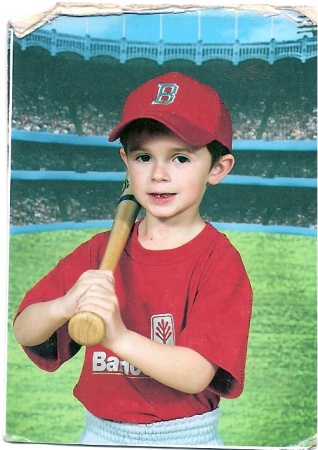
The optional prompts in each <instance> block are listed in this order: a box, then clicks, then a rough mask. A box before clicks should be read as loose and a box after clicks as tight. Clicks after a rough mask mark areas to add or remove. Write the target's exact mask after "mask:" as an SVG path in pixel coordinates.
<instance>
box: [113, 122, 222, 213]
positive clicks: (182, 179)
mask: <svg viewBox="0 0 318 450" xmlns="http://www.w3.org/2000/svg"><path fill="white" fill-rule="evenodd" d="M126 150H127V154H126V153H125V151H124V150H123V149H121V156H122V158H123V160H124V162H125V163H126V165H127V168H128V171H129V173H130V178H131V183H132V188H133V192H134V195H135V197H136V199H137V200H138V202H139V203H140V204H141V205H142V206H143V207H144V208H145V210H146V211H147V214H150V215H152V216H154V217H157V218H158V219H169V218H180V219H181V220H183V219H186V218H187V217H189V218H196V217H197V216H198V214H199V206H200V203H201V200H202V198H203V195H204V193H205V190H206V185H207V183H212V184H216V182H213V180H212V179H211V176H212V177H213V175H212V174H213V172H214V171H215V170H216V171H217V169H215V168H212V169H211V155H210V152H209V151H208V149H207V147H205V146H204V147H192V146H191V145H189V144H187V143H186V142H185V141H183V140H182V139H181V138H179V137H178V136H177V135H176V134H174V133H172V132H171V133H169V134H167V135H158V136H156V135H155V136H154V135H149V133H147V132H146V131H143V132H142V133H141V134H131V135H130V136H129V138H128V145H127V149H126Z"/></svg>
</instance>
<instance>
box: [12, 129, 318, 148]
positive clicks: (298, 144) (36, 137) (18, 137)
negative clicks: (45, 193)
mask: <svg viewBox="0 0 318 450" xmlns="http://www.w3.org/2000/svg"><path fill="white" fill-rule="evenodd" d="M11 138H12V140H14V141H25V142H37V143H40V142H42V143H50V144H66V145H81V146H84V147H86V146H94V147H110V148H116V147H120V143H119V142H118V141H116V142H109V141H108V138H107V136H78V135H76V134H55V133H49V132H47V131H45V132H44V131H43V132H42V131H24V130H15V129H12V130H11ZM233 150H234V151H237V150H250V151H255V150H262V151H273V150H275V151H288V152H291V151H299V152H302V151H304V152H316V151H317V141H316V140H315V139H311V140H308V141H302V140H297V141H296V140H276V141H262V140H253V139H241V140H234V141H233Z"/></svg>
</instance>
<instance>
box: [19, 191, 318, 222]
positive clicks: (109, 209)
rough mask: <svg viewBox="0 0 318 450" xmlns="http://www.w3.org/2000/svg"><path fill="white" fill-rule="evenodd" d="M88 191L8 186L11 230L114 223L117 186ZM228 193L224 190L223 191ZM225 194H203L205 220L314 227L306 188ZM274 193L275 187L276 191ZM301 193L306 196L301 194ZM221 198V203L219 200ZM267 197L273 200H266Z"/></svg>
mask: <svg viewBox="0 0 318 450" xmlns="http://www.w3.org/2000/svg"><path fill="white" fill-rule="evenodd" d="M93 185H94V186H92V187H83V186H82V187H80V186H79V185H78V184H77V185H76V182H75V184H74V185H73V186H72V187H71V188H69V186H68V187H65V188H63V183H60V188H61V189H62V190H63V195H62V196H61V195H59V193H58V192H56V191H55V190H54V188H53V189H52V187H51V186H49V185H44V184H43V185H41V186H35V185H33V184H31V183H29V184H26V183H23V184H20V185H18V186H17V185H16V186H14V185H13V189H12V194H11V217H10V222H11V225H28V224H36V223H52V222H68V221H76V222H83V221H87V220H108V219H113V218H114V213H115V209H116V206H117V199H118V198H119V195H120V187H121V185H120V183H118V185H117V189H114V191H115V192H113V190H111V192H110V189H109V183H107V185H105V184H104V185H103V186H101V185H98V184H96V183H93ZM227 188H228V189H229V187H227ZM230 189H232V190H231V192H230V194H229V195H227V194H224V193H222V192H220V191H219V190H215V191H214V192H212V193H208V194H207V195H206V197H205V199H204V201H203V204H202V214H203V217H204V219H205V220H208V221H213V222H226V223H252V224H262V225H285V226H300V227H310V228H316V227H317V220H316V217H317V210H316V208H317V205H316V197H315V193H313V192H310V193H309V192H308V190H307V189H300V191H301V192H299V189H298V191H297V188H295V190H294V191H292V189H293V188H286V189H288V191H286V189H282V188H278V190H276V191H275V192H273V191H271V190H270V189H271V188H268V189H269V190H268V191H267V192H265V194H264V191H262V192H261V191H260V190H259V189H257V188H253V186H248V190H249V191H248V193H246V190H245V189H244V187H241V186H232V187H231V188H230ZM276 189H277V188H276ZM305 191H306V192H305ZM225 196H226V201H224V199H225ZM273 198H274V199H275V201H272V200H273Z"/></svg>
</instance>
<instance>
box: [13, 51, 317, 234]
mask: <svg viewBox="0 0 318 450" xmlns="http://www.w3.org/2000/svg"><path fill="white" fill-rule="evenodd" d="M315 62H316V59H315V58H313V60H310V61H307V62H306V64H300V63H299V62H295V61H293V60H292V59H289V60H282V61H280V62H278V63H275V64H274V65H273V66H271V67H269V66H268V65H264V63H263V62H260V61H252V62H249V63H246V64H245V66H244V64H242V65H239V66H238V67H232V66H229V64H228V63H226V62H225V61H218V62H214V63H213V64H212V63H211V64H210V65H209V64H208V65H207V66H206V67H196V68H194V67H192V66H191V65H189V64H186V63H180V61H175V62H171V63H170V65H167V66H165V67H161V68H159V67H158V66H153V65H147V64H146V63H141V64H140V65H139V66H137V65H134V63H133V61H132V62H130V64H128V63H126V64H124V65H120V64H118V63H116V64H113V63H110V62H102V63H100V64H99V63H97V62H84V61H79V60H77V59H72V58H69V59H68V58H63V57H59V58H58V57H55V58H54V57H52V56H50V55H47V54H45V53H43V52H38V51H37V49H36V48H35V49H33V48H32V49H30V50H27V51H26V52H21V50H20V49H19V48H16V49H15V58H14V68H16V70H13V75H14V80H13V81H14V83H13V86H14V88H13V91H12V103H11V117H10V119H11V125H12V130H13V131H14V133H13V136H14V137H13V139H12V143H11V154H10V157H11V169H12V171H17V172H19V171H41V172H48V171H56V172H65V171H74V172H76V173H79V174H83V173H87V172H111V171H113V172H114V171H115V172H121V171H123V170H124V166H123V163H122V161H121V160H120V158H119V156H118V149H117V150H116V149H109V148H105V147H104V146H103V145H100V144H98V145H90V146H86V145H85V139H88V138H90V137H95V138H97V137H100V138H102V140H103V141H104V142H105V143H106V142H107V135H108V134H109V132H110V130H111V129H112V128H113V126H114V125H115V124H116V123H117V122H118V120H119V117H120V114H121V105H122V104H123V101H124V98H125V97H126V95H127V94H128V92H129V91H131V90H132V89H133V88H134V87H135V86H136V85H138V84H139V83H140V82H142V81H143V80H146V79H148V78H150V77H152V76H154V75H157V74H158V72H164V71H168V70H171V69H172V68H173V69H172V70H181V71H186V72H187V73H188V74H189V75H192V76H196V77H197V78H198V79H202V81H204V82H207V83H210V84H211V85H213V86H214V87H216V88H217V89H218V90H219V91H220V93H221V95H222V96H223V98H224V99H225V101H226V103H227V105H228V106H229V109H230V111H231V113H232V118H233V139H234V142H240V141H242V142H244V141H246V140H249V141H252V142H253V143H255V144H257V142H260V141H261V142H268V143H269V144H270V143H272V144H270V145H272V150H267V151H262V150H259V149H257V145H256V146H255V149H254V150H253V151H251V150H250V149H249V150H246V151H245V150H244V149H240V150H239V151H234V154H235V157H236V165H235V167H234V169H233V171H232V175H244V176H249V177H261V178H264V179H267V178H270V179H277V178H294V179H304V180H305V179H309V180H312V179H316V171H317V163H316V160H317V158H316V152H313V151H302V150H301V149H300V150H298V151H276V146H275V145H274V142H275V141H277V142H278V141H281V140H284V141H291V142H298V143H299V142H300V141H301V142H303V143H306V142H307V141H311V142H315V141H316V139H317V135H316V131H317V117H316V114H317V113H316V111H317V109H316V107H317V105H316V103H317V102H316V78H315V76H313V74H314V73H316V67H315ZM21 65H23V66H27V67H28V68H29V69H30V70H29V72H28V74H27V75H26V74H25V73H24V72H23V71H21V70H18V69H19V68H20V67H22V66H21ZM212 69H213V70H212ZM251 74H252V75H251ZM290 74H292V76H290ZM287 77H289V78H287ZM105 78H106V79H107V83H106V84H105ZM287 80H288V82H287ZM101 86H103V89H101ZM273 86H274V87H275V88H273ZM114 92H116V97H115V96H114V95H113V94H114ZM19 133H20V136H21V135H22V136H25V135H27V136H28V138H27V139H25V138H22V139H18V138H17V136H18V135H19ZM23 133H24V135H23ZM25 133H26V134H25ZM39 134H41V136H42V139H40V140H39V139H38V138H37V137H36V136H38V135H39ZM48 135H54V136H57V135H58V136H61V137H62V136H69V137H70V139H71V140H70V142H69V143H64V144H57V143H56V142H52V140H51V139H49V138H47V136H48ZM72 137H74V139H75V138H76V139H77V140H76V142H75V140H74V141H72ZM53 141H54V139H53ZM72 142H73V143H72ZM99 142H101V141H99ZM78 144H80V145H78ZM300 148H301V147H300ZM120 189H121V184H120V183H118V182H110V181H107V186H106V185H105V182H101V181H96V182H93V181H71V180H69V181H52V180H48V179H45V180H34V179H33V180H22V179H19V177H17V178H16V179H13V180H12V182H11V193H10V203H11V215H10V223H11V226H12V227H18V226H23V225H31V224H49V223H63V222H76V223H79V222H85V221H89V220H111V219H112V218H113V216H114V211H115V208H116V202H117V198H118V197H119V193H120ZM202 214H203V216H204V218H205V219H206V220H209V221H213V222H218V223H229V224H233V223H241V224H260V225H265V226H269V225H274V226H275V225H278V226H286V227H288V226H292V227H305V228H309V229H315V228H316V227H317V220H316V189H315V187H311V188H308V187H307V188H304V187H297V186H291V187H277V186H276V187H275V186H256V185H254V186H253V185H250V186H247V185H237V184H236V185H233V184H231V183H230V184H227V185H225V184H224V185H220V186H218V187H217V188H214V189H210V188H209V189H208V192H207V195H206V196H205V199H204V201H203V204H202Z"/></svg>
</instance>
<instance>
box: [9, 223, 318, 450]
mask: <svg viewBox="0 0 318 450" xmlns="http://www.w3.org/2000/svg"><path fill="white" fill-rule="evenodd" d="M97 231H100V230H96V229H94V230H93V229H88V230H80V231H54V232H45V233H36V234H25V235H13V236H11V239H10V255H9V256H10V261H9V262H10V265H9V301H8V353H7V402H6V408H7V411H6V435H7V436H8V438H9V439H12V440H15V441H19V442H20V441H27V440H28V441H31V442H34V443H56V444H58V443H64V444H70V443H76V442H77V440H78V437H79V435H80V433H81V431H82V428H83V426H84V418H85V414H84V409H83V407H82V406H81V404H80V403H79V402H78V401H77V400H75V398H74V397H73V395H72V389H73V386H74V384H75V383H76V381H77V379H78V377H79V373H80V370H81V366H82V359H83V352H84V349H82V350H81V351H80V352H79V354H77V355H76V357H75V358H73V360H72V361H70V362H68V363H67V364H65V365H64V367H62V368H60V369H59V370H58V371H57V372H55V373H51V374H50V373H46V372H43V371H41V370H40V369H38V368H37V367H36V366H35V365H33V363H31V362H30V360H29V359H28V358H27V357H26V356H25V354H24V352H23V350H22V349H21V348H20V346H19V345H18V344H17V343H16V341H15V339H14V336H13V332H12V318H13V316H14V314H15V311H16V308H17V306H18V304H19V302H20V300H21V299H22V297H23V295H24V293H25V291H26V290H27V289H29V288H30V287H31V286H32V285H33V284H34V283H35V282H36V281H37V280H38V279H39V278H40V277H42V276H43V275H44V274H45V273H46V272H47V271H48V270H49V269H50V268H51V267H52V266H53V265H55V264H56V262H57V261H58V259H59V258H61V257H62V256H64V255H65V254H66V253H68V252H69V251H71V250H72V249H73V248H74V246H76V245H78V244H79V243H80V242H82V241H83V240H86V239H88V238H89V237H90V236H91V235H92V234H94V233H96V232H97ZM226 234H227V235H228V236H229V238H230V239H231V241H232V242H233V243H234V245H236V247H237V248H238V250H239V251H240V252H241V255H242V257H243V260H244V263H245V265H246V268H247V271H248V273H249V275H250V279H251V282H252V285H253V289H254V307H253V315H252V323H251V333H250V340H249V350H248V359H247V368H246V384H245V390H244V393H243V394H242V396H241V397H240V398H239V399H236V400H224V399H223V400H221V411H222V416H221V422H220V432H221V435H222V437H223V440H224V442H225V445H227V446H236V447H237V446H254V447H255V446H266V447H267V446H268V447H274V446H276V447H277V446H278V447H282V446H288V445H292V444H295V443H297V442H299V441H301V440H304V439H306V438H308V437H310V436H312V435H313V434H315V433H316V423H317V422H316V391H317V383H316V382H317V380H316V367H317V366H316V317H317V316H316V304H317V292H316V286H317V283H316V273H317V272H316V261H317V257H316V256H317V255H316V238H313V237H303V236H292V235H276V234H263V233H241V232H240V233H239V232H230V233H226Z"/></svg>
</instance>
